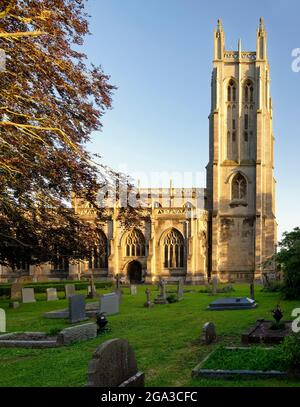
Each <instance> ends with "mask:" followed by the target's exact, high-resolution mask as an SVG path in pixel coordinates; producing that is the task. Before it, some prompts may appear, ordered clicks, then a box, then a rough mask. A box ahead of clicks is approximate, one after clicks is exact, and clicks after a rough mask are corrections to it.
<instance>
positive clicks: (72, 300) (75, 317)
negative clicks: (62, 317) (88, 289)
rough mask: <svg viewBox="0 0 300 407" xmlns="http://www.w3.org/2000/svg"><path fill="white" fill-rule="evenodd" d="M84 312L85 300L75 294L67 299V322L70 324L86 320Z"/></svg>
mask: <svg viewBox="0 0 300 407" xmlns="http://www.w3.org/2000/svg"><path fill="white" fill-rule="evenodd" d="M87 319H88V318H87V316H86V312H85V298H84V296H83V295H80V294H77V295H72V296H71V297H69V320H70V322H71V324H75V323H76V322H81V321H85V320H87Z"/></svg>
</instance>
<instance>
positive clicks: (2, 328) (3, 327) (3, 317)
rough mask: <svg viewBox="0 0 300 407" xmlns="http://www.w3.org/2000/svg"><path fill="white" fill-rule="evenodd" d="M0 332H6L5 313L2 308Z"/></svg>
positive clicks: (0, 310)
mask: <svg viewBox="0 0 300 407" xmlns="http://www.w3.org/2000/svg"><path fill="white" fill-rule="evenodd" d="M0 332H1V333H4V332H6V314H5V311H4V309H2V308H0Z"/></svg>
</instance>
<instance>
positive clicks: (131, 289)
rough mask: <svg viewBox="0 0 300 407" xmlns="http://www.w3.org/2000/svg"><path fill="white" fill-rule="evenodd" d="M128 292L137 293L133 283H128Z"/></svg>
mask: <svg viewBox="0 0 300 407" xmlns="http://www.w3.org/2000/svg"><path fill="white" fill-rule="evenodd" d="M130 294H131V295H136V294H137V289H136V285H135V284H130Z"/></svg>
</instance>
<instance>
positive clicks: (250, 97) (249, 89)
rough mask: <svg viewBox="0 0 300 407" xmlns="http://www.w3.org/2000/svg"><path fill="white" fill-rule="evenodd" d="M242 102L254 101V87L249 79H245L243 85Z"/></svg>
mask: <svg viewBox="0 0 300 407" xmlns="http://www.w3.org/2000/svg"><path fill="white" fill-rule="evenodd" d="M244 102H245V103H253V102H254V87H253V83H252V82H251V81H250V80H247V81H246V83H245V87H244Z"/></svg>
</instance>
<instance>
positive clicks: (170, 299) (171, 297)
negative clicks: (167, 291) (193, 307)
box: [167, 294, 178, 304]
mask: <svg viewBox="0 0 300 407" xmlns="http://www.w3.org/2000/svg"><path fill="white" fill-rule="evenodd" d="M167 301H168V303H169V304H173V303H174V302H178V298H177V295H176V294H171V295H169V296H168V297H167Z"/></svg>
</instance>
